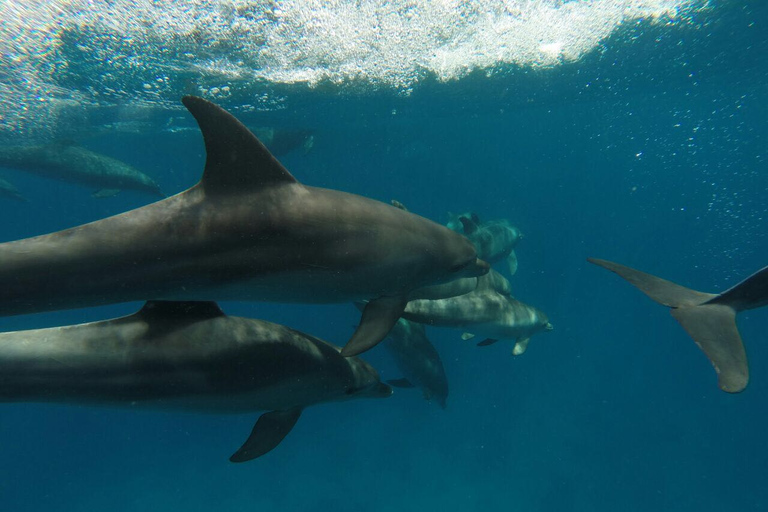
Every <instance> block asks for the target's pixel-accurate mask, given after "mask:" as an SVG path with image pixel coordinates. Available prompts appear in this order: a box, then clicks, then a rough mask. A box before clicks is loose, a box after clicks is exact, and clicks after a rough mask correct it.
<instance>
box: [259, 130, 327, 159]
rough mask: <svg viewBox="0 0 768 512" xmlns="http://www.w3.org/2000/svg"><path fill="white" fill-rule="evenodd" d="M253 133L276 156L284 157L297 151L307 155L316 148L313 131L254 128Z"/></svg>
mask: <svg viewBox="0 0 768 512" xmlns="http://www.w3.org/2000/svg"><path fill="white" fill-rule="evenodd" d="M252 131H253V134H254V135H255V136H256V137H257V138H258V139H259V140H260V141H261V142H263V143H264V145H265V146H267V149H269V151H270V153H272V154H273V155H274V156H282V155H285V154H287V153H290V152H291V151H294V150H296V149H301V152H302V153H303V154H305V155H306V154H307V153H309V152H310V151H312V148H313V147H314V146H315V135H314V132H313V131H312V130H290V129H278V128H272V127H269V126H260V127H256V128H253V130H252Z"/></svg>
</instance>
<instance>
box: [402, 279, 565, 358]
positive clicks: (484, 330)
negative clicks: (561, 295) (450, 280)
mask: <svg viewBox="0 0 768 512" xmlns="http://www.w3.org/2000/svg"><path fill="white" fill-rule="evenodd" d="M402 316H403V318H406V319H408V320H413V321H414V322H419V323H423V324H427V325H432V326H436V327H453V328H460V329H462V330H464V331H468V333H471V334H467V335H465V336H464V338H465V339H467V338H470V337H474V336H475V335H482V336H485V337H486V339H485V340H483V341H481V342H480V343H479V344H478V345H479V346H486V345H491V344H493V343H495V342H496V341H498V340H501V339H513V340H516V343H515V347H514V349H513V354H515V355H520V354H522V353H523V352H525V350H526V348H527V347H528V342H529V341H530V338H531V336H533V335H534V334H536V333H539V332H544V331H550V330H552V324H550V323H549V319H548V318H547V315H546V314H544V313H543V312H542V311H540V310H538V309H536V308H534V307H532V306H529V305H527V304H524V303H523V302H520V301H519V300H516V299H514V298H512V297H510V296H507V295H502V294H501V293H499V292H497V291H496V290H495V289H494V288H493V284H492V281H491V278H490V277H488V275H486V276H483V277H480V278H478V286H477V289H475V291H473V292H471V293H467V294H465V295H460V296H458V297H452V298H450V299H439V300H414V301H411V302H409V303H408V305H407V306H406V308H405V311H404V313H403V315H402Z"/></svg>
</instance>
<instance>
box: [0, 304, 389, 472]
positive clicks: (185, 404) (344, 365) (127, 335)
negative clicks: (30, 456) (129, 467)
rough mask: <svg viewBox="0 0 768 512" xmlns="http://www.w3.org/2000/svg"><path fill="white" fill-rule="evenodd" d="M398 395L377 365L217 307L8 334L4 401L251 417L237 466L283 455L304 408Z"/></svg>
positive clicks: (157, 307) (155, 310)
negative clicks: (280, 448)
mask: <svg viewBox="0 0 768 512" xmlns="http://www.w3.org/2000/svg"><path fill="white" fill-rule="evenodd" d="M391 393H392V390H391V388H390V387H389V386H387V385H386V384H383V383H382V382H380V380H379V376H378V373H377V372H376V370H375V369H373V368H372V367H371V366H370V365H369V364H368V363H366V362H365V361H362V360H361V359H359V358H356V357H349V358H346V357H342V356H341V355H340V353H339V348H338V347H335V346H333V345H331V344H329V343H326V342H324V341H322V340H320V339H318V338H315V337H313V336H310V335H307V334H304V333H301V332H299V331H296V330H293V329H290V328H288V327H284V326H282V325H277V324H273V323H270V322H265V321H262V320H253V319H249V318H239V317H230V316H226V315H225V314H224V313H222V311H221V310H220V309H219V308H218V306H217V305H216V304H215V303H213V302H188V303H184V302H149V303H147V304H146V305H145V306H144V308H142V309H141V311H139V312H138V313H136V314H133V315H131V316H127V317H124V318H117V319H113V320H106V321H101V322H94V323H88V324H81V325H73V326H67V327H53V328H48V329H36V330H29V331H17V332H7V333H0V401H3V402H48V403H65V404H82V405H97V406H117V407H130V408H139V409H153V410H171V411H178V410H181V411H188V412H200V413H214V414H242V413H252V412H256V411H270V412H267V413H266V414H264V415H262V416H261V418H259V420H258V422H257V423H256V426H255V427H254V430H253V432H252V434H251V436H250V438H249V439H248V441H246V443H245V444H244V445H243V447H242V448H241V449H240V450H238V451H237V452H236V453H235V454H234V455H233V456H232V458H231V460H232V461H233V462H243V461H245V460H250V459H253V458H255V457H259V456H261V455H263V454H265V453H267V452H268V451H270V450H272V449H273V448H274V447H276V446H277V445H278V444H279V443H280V441H281V440H282V439H283V438H284V437H285V435H286V434H288V432H289V431H290V429H291V428H292V427H293V425H294V424H295V423H296V421H297V420H298V417H299V415H300V414H301V411H302V409H303V408H305V407H307V406H310V405H314V404H318V403H322V402H330V401H340V400H349V399H353V398H374V397H382V398H383V397H388V396H390V395H391Z"/></svg>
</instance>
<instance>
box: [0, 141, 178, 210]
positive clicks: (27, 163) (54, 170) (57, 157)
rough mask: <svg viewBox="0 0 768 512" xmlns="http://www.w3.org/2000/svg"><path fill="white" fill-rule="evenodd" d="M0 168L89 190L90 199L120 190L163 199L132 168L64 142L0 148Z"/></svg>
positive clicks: (156, 187)
mask: <svg viewBox="0 0 768 512" xmlns="http://www.w3.org/2000/svg"><path fill="white" fill-rule="evenodd" d="M0 167H7V168H12V169H18V170H20V171H25V172H28V173H31V174H36V175H38V176H42V177H45V178H53V179H57V180H64V181H69V182H72V183H77V184H79V185H85V186H89V187H93V188H95V189H96V192H95V193H94V197H108V196H110V195H115V194H116V193H118V192H119V191H120V190H136V191H139V192H145V193H148V194H150V195H153V196H155V197H165V194H163V193H162V192H161V191H160V187H159V185H158V184H157V183H155V182H154V181H153V180H152V178H150V177H149V176H147V175H146V174H144V173H143V172H141V171H139V170H138V169H136V168H135V167H133V166H131V165H128V164H127V163H125V162H122V161H120V160H117V159H115V158H112V157H109V156H106V155H102V154H100V153H95V152H93V151H90V150H88V149H85V148H82V147H80V146H76V145H74V144H71V143H68V142H58V143H54V144H45V145H42V146H8V147H4V148H0Z"/></svg>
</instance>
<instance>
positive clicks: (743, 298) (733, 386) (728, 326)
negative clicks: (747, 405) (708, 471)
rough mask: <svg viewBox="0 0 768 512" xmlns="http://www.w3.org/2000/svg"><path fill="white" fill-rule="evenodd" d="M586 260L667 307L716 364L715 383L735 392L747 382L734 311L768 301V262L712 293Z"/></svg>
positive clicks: (746, 368) (761, 305)
mask: <svg viewBox="0 0 768 512" xmlns="http://www.w3.org/2000/svg"><path fill="white" fill-rule="evenodd" d="M587 261H589V262H590V263H594V264H595V265H599V266H601V267H603V268H605V269H607V270H610V271H612V272H615V273H616V274H618V275H619V276H621V277H622V278H624V279H626V280H627V281H628V282H629V283H630V284H632V285H634V286H635V287H637V288H638V289H639V290H640V291H641V292H643V293H644V294H646V295H647V296H648V297H650V298H651V299H653V300H654V301H655V302H657V303H659V304H662V305H664V306H668V307H669V308H671V311H670V312H671V313H672V316H673V317H674V318H675V320H677V321H678V322H679V323H680V325H682V326H683V328H684V329H685V330H686V332H687V333H688V334H689V335H690V337H691V338H693V341H695V342H696V345H697V346H698V347H699V348H700V349H701V350H702V351H703V352H704V354H706V356H707V357H708V358H709V360H710V362H711V363H712V366H714V367H715V373H716V374H717V380H718V386H719V387H720V389H722V390H723V391H725V392H727V393H738V392H740V391H743V390H744V388H746V387H747V383H748V382H749V363H748V361H747V353H746V351H745V350H744V343H743V342H742V340H741V335H740V334H739V328H738V326H737V325H736V315H737V314H738V313H739V312H741V311H745V310H748V309H755V308H760V307H764V306H767V305H768V267H764V268H762V269H760V270H758V271H757V272H755V273H754V274H752V275H751V276H749V277H748V278H746V279H745V280H744V281H742V282H740V283H739V284H737V285H736V286H734V287H732V288H729V289H728V290H726V291H724V292H722V293H719V294H715V293H704V292H698V291H696V290H691V289H689V288H686V287H684V286H680V285H679V284H675V283H673V282H671V281H667V280H665V279H661V278H660V277H656V276H654V275H651V274H646V273H645V272H641V271H639V270H635V269H634V268H631V267H627V266H624V265H621V264H619V263H614V262H612V261H607V260H601V259H597V258H587Z"/></svg>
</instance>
